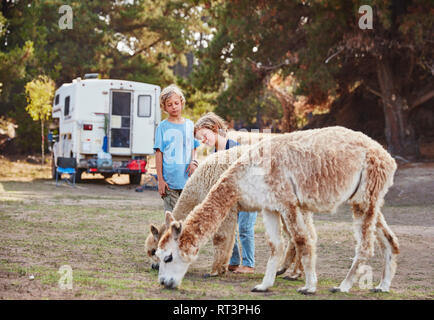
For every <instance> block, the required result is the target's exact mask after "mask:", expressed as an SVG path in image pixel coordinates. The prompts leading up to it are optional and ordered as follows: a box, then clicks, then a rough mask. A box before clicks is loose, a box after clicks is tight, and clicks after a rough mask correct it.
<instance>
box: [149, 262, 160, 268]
mask: <svg viewBox="0 0 434 320" xmlns="http://www.w3.org/2000/svg"><path fill="white" fill-rule="evenodd" d="M159 268H160V265H159V264H158V263H153V264H152V265H151V269H152V270H158V269H159Z"/></svg>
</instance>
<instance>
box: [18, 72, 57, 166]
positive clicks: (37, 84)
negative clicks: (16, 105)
mask: <svg viewBox="0 0 434 320" xmlns="http://www.w3.org/2000/svg"><path fill="white" fill-rule="evenodd" d="M25 89H26V94H27V102H28V105H27V107H26V111H27V112H28V113H29V115H30V117H31V118H32V119H33V120H34V121H40V122H41V152H42V164H45V158H44V147H45V146H44V141H45V130H44V124H45V121H46V120H48V119H49V118H50V116H51V103H52V101H53V97H54V91H55V84H54V81H53V80H51V79H50V78H48V77H47V76H39V77H38V78H37V79H34V80H32V81H30V82H28V83H27V84H26V87H25Z"/></svg>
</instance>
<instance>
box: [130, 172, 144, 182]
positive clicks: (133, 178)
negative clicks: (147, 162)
mask: <svg viewBox="0 0 434 320" xmlns="http://www.w3.org/2000/svg"><path fill="white" fill-rule="evenodd" d="M140 180H142V174H141V173H130V184H140Z"/></svg>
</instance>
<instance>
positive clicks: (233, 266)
mask: <svg viewBox="0 0 434 320" xmlns="http://www.w3.org/2000/svg"><path fill="white" fill-rule="evenodd" d="M238 267H239V266H238V265H231V264H230V265H229V267H228V270H229V271H235V270H237V269H238Z"/></svg>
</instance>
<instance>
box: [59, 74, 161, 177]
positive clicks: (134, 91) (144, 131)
mask: <svg viewBox="0 0 434 320" xmlns="http://www.w3.org/2000/svg"><path fill="white" fill-rule="evenodd" d="M160 90H161V89H160V87H159V86H156V85H151V84H147V83H140V82H135V81H126V80H112V79H98V75H97V74H87V75H85V77H84V79H83V80H82V79H80V78H77V79H74V80H73V81H72V83H65V84H63V85H62V86H61V87H60V88H59V89H57V91H56V93H55V98H54V102H53V110H52V117H53V119H54V120H55V121H56V122H57V123H58V128H57V130H58V136H57V135H56V136H57V139H55V141H54V144H53V146H52V153H53V161H52V163H53V178H55V177H56V168H55V164H56V160H57V158H58V157H69V158H75V159H76V163H77V168H76V169H77V174H76V181H80V179H81V174H82V172H85V171H86V172H88V173H101V174H103V176H104V177H110V176H112V175H113V174H114V173H126V174H129V175H130V183H133V184H139V183H140V179H141V174H142V173H144V172H145V165H146V161H147V155H151V154H153V153H154V150H153V146H154V135H155V129H156V127H157V126H158V124H159V122H160V120H161V112H160V103H159V97H160Z"/></svg>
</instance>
